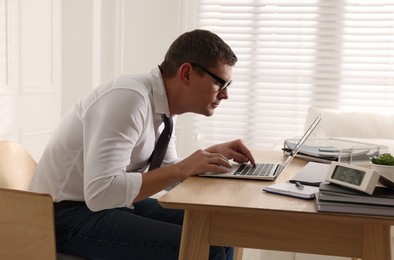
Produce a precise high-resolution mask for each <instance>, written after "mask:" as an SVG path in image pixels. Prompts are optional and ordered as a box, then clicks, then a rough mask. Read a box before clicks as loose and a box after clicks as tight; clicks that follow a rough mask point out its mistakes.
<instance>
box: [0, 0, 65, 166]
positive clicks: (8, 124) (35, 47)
mask: <svg viewBox="0 0 394 260" xmlns="http://www.w3.org/2000/svg"><path fill="white" fill-rule="evenodd" d="M59 13H60V9H59V2H58V1H57V0H56V1H52V0H19V1H14V0H0V118H1V120H0V139H3V140H4V139H6V140H13V141H17V142H20V143H21V144H22V145H23V146H25V147H26V148H27V149H28V150H29V152H30V153H31V154H32V155H33V157H34V159H35V160H38V159H39V158H40V156H41V153H42V151H43V149H44V147H45V145H46V143H47V141H48V139H49V136H50V134H51V132H52V131H53V128H54V126H55V125H56V124H57V123H58V121H59V118H60V108H61V106H60V105H61V104H60V103H61V102H60V66H59V64H60V43H59V40H60V37H59V35H60V15H59Z"/></svg>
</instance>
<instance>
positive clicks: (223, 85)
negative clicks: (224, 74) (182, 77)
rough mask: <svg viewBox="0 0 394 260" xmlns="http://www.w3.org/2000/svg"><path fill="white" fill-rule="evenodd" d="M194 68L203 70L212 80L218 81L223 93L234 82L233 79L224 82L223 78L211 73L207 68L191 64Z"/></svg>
mask: <svg viewBox="0 0 394 260" xmlns="http://www.w3.org/2000/svg"><path fill="white" fill-rule="evenodd" d="M190 64H191V65H192V66H196V67H198V68H200V69H202V70H203V71H204V72H205V73H207V74H208V75H209V76H211V78H213V79H214V80H216V81H217V82H219V91H223V90H225V89H226V88H227V87H228V86H230V85H231V83H232V82H233V81H232V80H231V79H230V80H227V81H226V80H224V79H222V78H221V77H219V76H218V75H216V74H215V73H213V72H210V71H209V70H207V69H206V68H204V67H203V66H201V65H200V64H198V63H194V62H192V63H190Z"/></svg>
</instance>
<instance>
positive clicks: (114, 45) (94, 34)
mask: <svg viewBox="0 0 394 260" xmlns="http://www.w3.org/2000/svg"><path fill="white" fill-rule="evenodd" d="M194 5H195V1H194V0H188V1H182V0H166V1H160V0H146V1H138V0H113V1H105V0H84V1H79V0H67V1H62V34H61V35H62V115H64V114H65V113H66V112H67V110H68V109H69V108H70V107H71V106H72V105H73V104H74V103H75V102H76V101H77V100H78V99H79V98H80V97H82V96H83V95H85V94H86V93H87V92H89V91H90V90H91V89H92V88H94V87H95V86H97V85H98V84H100V83H101V82H104V81H106V80H108V79H110V78H112V77H114V76H116V75H119V74H124V73H140V72H148V71H150V70H151V69H152V68H153V67H155V66H157V65H158V64H160V63H161V62H162V60H163V59H164V55H165V53H166V51H167V49H168V48H169V46H170V44H171V43H172V42H173V41H174V40H175V38H176V37H178V36H179V35H180V34H181V33H182V32H184V31H187V30H190V29H193V27H194V24H193V22H192V21H193V19H191V17H193V16H195V12H196V9H195V8H194ZM191 121H192V118H191V116H190V115H185V116H181V117H180V118H179V119H178V125H177V130H176V131H177V135H178V140H179V142H178V143H179V145H178V151H179V154H180V155H181V156H184V155H186V154H189V153H190V152H191V151H190V149H191V147H192V146H191V145H189V144H190V142H191V141H192V136H190V135H189V134H188V133H191V127H192V122H191Z"/></svg>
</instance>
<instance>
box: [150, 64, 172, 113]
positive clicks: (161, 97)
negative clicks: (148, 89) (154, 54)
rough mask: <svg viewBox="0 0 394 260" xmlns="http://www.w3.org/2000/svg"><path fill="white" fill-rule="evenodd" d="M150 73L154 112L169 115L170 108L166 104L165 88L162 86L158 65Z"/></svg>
mask: <svg viewBox="0 0 394 260" xmlns="http://www.w3.org/2000/svg"><path fill="white" fill-rule="evenodd" d="M151 75H152V78H153V81H152V83H153V84H152V93H153V102H154V104H155V113H158V114H165V115H166V116H168V117H169V116H170V108H169V106H168V99H167V93H166V88H165V86H164V81H163V77H162V76H161V72H160V69H159V67H158V66H157V67H156V68H154V69H152V71H151Z"/></svg>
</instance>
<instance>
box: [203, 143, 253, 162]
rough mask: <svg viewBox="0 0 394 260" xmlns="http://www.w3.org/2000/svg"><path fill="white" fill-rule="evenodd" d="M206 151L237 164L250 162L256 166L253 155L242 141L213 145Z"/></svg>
mask: <svg viewBox="0 0 394 260" xmlns="http://www.w3.org/2000/svg"><path fill="white" fill-rule="evenodd" d="M205 150H206V151H208V152H211V153H219V154H222V155H223V156H225V157H226V158H227V159H233V160H234V161H235V162H237V163H246V162H250V163H251V164H252V165H253V166H256V162H255V160H254V158H253V155H252V153H251V152H250V150H249V149H248V148H247V147H246V145H245V143H244V142H243V141H242V140H240V139H238V140H234V141H230V142H226V143H222V144H217V145H213V146H211V147H209V148H207V149H205Z"/></svg>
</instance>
